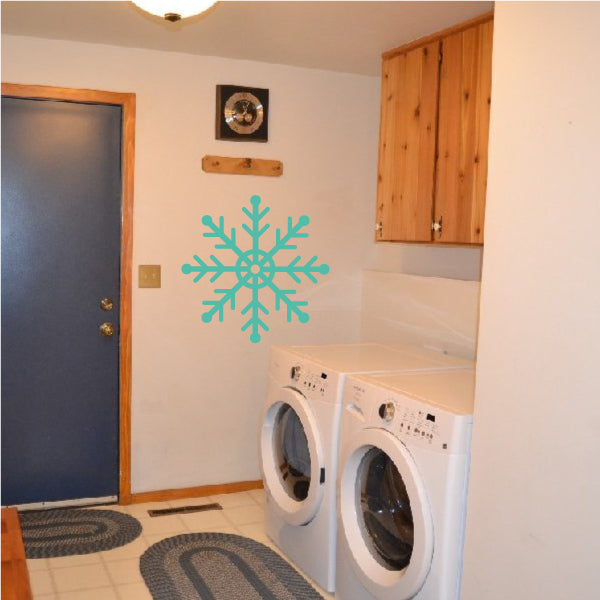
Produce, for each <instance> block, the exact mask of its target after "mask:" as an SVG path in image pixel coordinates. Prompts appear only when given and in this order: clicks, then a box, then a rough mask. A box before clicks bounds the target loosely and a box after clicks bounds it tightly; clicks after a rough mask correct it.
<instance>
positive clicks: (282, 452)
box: [260, 387, 324, 525]
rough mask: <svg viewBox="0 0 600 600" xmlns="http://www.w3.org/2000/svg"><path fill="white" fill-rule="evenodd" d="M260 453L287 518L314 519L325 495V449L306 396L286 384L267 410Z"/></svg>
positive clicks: (266, 476)
mask: <svg viewBox="0 0 600 600" xmlns="http://www.w3.org/2000/svg"><path fill="white" fill-rule="evenodd" d="M260 453H261V460H262V466H263V474H264V479H265V486H266V487H267V488H268V491H269V493H270V494H271V496H272V498H273V501H274V504H275V506H276V508H277V510H278V511H279V512H280V514H281V515H282V516H283V518H284V519H285V521H287V522H288V523H290V524H291V525H305V524H306V523H308V522H310V521H311V520H312V519H313V518H314V516H315V515H316V513H317V511H318V510H319V506H320V504H321V500H322V498H323V483H322V481H321V479H322V478H321V472H322V469H324V464H323V453H322V449H321V443H320V440H319V437H318V430H317V425H316V421H315V418H314V415H313V413H312V411H311V409H310V407H309V405H308V403H307V402H306V398H305V397H304V396H303V395H302V394H300V393H299V392H298V391H296V390H294V389H292V388H289V387H284V388H280V389H279V390H277V392H276V393H274V394H273V396H272V397H270V398H269V402H267V406H266V408H265V410H264V411H263V418H262V430H261V439H260Z"/></svg>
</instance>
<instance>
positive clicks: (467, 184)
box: [435, 21, 493, 244]
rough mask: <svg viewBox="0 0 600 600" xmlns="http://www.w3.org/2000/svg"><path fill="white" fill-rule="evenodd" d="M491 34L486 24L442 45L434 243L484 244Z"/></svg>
mask: <svg viewBox="0 0 600 600" xmlns="http://www.w3.org/2000/svg"><path fill="white" fill-rule="evenodd" d="M492 31H493V22H492V21H488V22H486V23H483V24H481V25H477V26H475V27H471V28H469V29H466V30H465V31H462V32H460V33H456V34H454V35H450V36H448V37H445V38H443V39H442V48H441V50H442V64H441V69H440V100H439V121H438V159H437V169H436V192H435V220H436V221H437V222H439V221H440V219H441V220H442V229H441V232H438V233H436V234H435V241H440V242H454V243H463V244H464V243H467V244H469V243H476V244H477V243H479V244H481V243H483V219H484V212H485V191H486V185H487V165H488V130H489V119H490V93H491V87H492Z"/></svg>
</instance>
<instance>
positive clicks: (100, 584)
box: [27, 490, 333, 600]
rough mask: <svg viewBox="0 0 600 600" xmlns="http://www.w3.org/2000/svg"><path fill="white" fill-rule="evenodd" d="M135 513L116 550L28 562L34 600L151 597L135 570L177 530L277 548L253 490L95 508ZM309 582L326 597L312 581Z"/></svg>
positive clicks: (257, 492) (133, 599)
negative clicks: (134, 527)
mask: <svg viewBox="0 0 600 600" xmlns="http://www.w3.org/2000/svg"><path fill="white" fill-rule="evenodd" d="M209 502H218V503H219V504H220V505H221V506H222V507H223V510H220V511H209V512H204V513H201V512H199V513H189V514H181V515H169V516H163V517H150V516H149V515H148V510H149V509H154V508H167V507H172V508H174V507H177V506H189V505H190V504H196V503H197V504H207V503H209ZM95 508H110V509H111V510H119V511H122V512H125V513H128V514H130V515H132V516H134V517H136V518H137V519H138V520H139V521H140V523H141V524H142V528H143V529H142V534H141V535H140V537H139V538H137V539H136V540H134V541H133V542H131V543H130V544H127V545H126V546H122V547H120V548H116V549H115V550H109V551H108V552H98V553H97V554H86V555H83V556H68V557H64V558H41V559H30V560H28V561H27V566H28V568H29V577H30V580H31V587H32V590H33V597H34V600H152V597H151V596H150V593H149V592H148V589H147V588H146V584H145V583H144V581H143V580H142V576H141V574H140V569H139V558H140V556H141V555H142V554H143V553H144V551H145V550H146V548H148V547H149V546H151V545H152V544H154V543H155V542H158V541H159V540H162V539H164V538H166V537H171V536H173V535H177V534H180V533H197V532H201V531H220V532H223V533H237V534H239V535H244V536H247V537H250V538H253V539H255V540H257V541H259V542H262V543H263V544H266V545H267V546H269V547H271V548H273V549H274V550H275V551H277V548H275V547H274V545H273V544H272V543H271V541H270V540H269V539H268V538H267V535H266V533H265V529H264V491H263V490H252V491H250V492H241V493H238V494H224V495H220V496H209V497H205V498H192V499H190V498H187V499H185V500H174V501H170V502H152V503H149V504H132V505H130V506H115V505H110V506H98V507H95ZM313 585H314V586H315V587H316V588H317V590H319V592H321V594H323V596H324V597H325V598H326V599H328V600H330V599H332V598H333V596H331V595H328V594H325V593H324V592H323V590H321V589H319V588H318V586H316V584H314V582H313Z"/></svg>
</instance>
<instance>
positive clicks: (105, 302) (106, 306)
mask: <svg viewBox="0 0 600 600" xmlns="http://www.w3.org/2000/svg"><path fill="white" fill-rule="evenodd" d="M100 308H101V309H102V310H105V311H107V312H108V311H109V310H112V309H113V301H112V298H102V300H100Z"/></svg>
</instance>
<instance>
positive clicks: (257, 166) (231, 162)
mask: <svg viewBox="0 0 600 600" xmlns="http://www.w3.org/2000/svg"><path fill="white" fill-rule="evenodd" d="M202 170H203V171H205V172H206V173H223V174H229V175H262V176H263V177H280V176H281V175H283V163H282V162H281V161H279V160H266V159H264V158H242V157H231V156H209V155H207V156H203V157H202Z"/></svg>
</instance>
